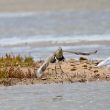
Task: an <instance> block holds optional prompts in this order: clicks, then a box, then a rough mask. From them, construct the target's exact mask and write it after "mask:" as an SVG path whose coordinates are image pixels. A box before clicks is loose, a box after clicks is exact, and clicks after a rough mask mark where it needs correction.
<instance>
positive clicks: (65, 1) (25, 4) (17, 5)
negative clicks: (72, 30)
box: [0, 0, 110, 12]
mask: <svg viewBox="0 0 110 110" xmlns="http://www.w3.org/2000/svg"><path fill="white" fill-rule="evenodd" d="M86 9H87V10H108V9H110V1H109V0H83V1H82V0H0V12H21V11H48V10H51V11H58V10H61V11H64V10H86Z"/></svg>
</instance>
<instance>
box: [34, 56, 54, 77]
mask: <svg viewBox="0 0 110 110" xmlns="http://www.w3.org/2000/svg"><path fill="white" fill-rule="evenodd" d="M53 57H54V56H53V55H52V56H49V57H48V58H47V59H46V60H45V61H44V63H43V64H42V65H41V66H40V67H39V68H38V69H37V70H36V71H35V74H36V76H37V77H39V78H40V77H41V76H42V75H43V74H44V71H45V70H46V68H47V67H48V65H49V63H50V62H51V60H52V58H53Z"/></svg>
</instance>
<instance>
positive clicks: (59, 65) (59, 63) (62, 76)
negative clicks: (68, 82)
mask: <svg viewBox="0 0 110 110" xmlns="http://www.w3.org/2000/svg"><path fill="white" fill-rule="evenodd" d="M58 66H59V69H60V70H61V77H62V79H63V73H64V72H63V70H62V68H61V65H60V63H59V62H58Z"/></svg>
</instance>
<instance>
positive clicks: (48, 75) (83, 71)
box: [0, 59, 110, 86]
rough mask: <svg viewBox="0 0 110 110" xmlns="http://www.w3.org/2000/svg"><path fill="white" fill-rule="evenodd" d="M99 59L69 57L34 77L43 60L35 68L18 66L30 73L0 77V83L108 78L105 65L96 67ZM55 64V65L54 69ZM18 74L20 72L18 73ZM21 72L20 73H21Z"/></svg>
mask: <svg viewBox="0 0 110 110" xmlns="http://www.w3.org/2000/svg"><path fill="white" fill-rule="evenodd" d="M99 62H100V61H97V60H94V61H91V60H87V59H83V60H75V59H70V60H67V61H64V62H60V65H61V68H62V70H63V71H61V70H60V68H59V65H58V64H50V65H49V66H48V68H47V69H46V71H45V72H44V75H43V76H42V77H41V78H37V77H35V71H36V70H37V69H38V68H39V67H40V65H42V63H43V62H40V63H38V62H37V64H38V65H37V67H36V68H28V67H27V68H26V67H25V68H24V67H22V68H20V70H22V72H23V73H25V74H31V76H32V77H30V75H28V76H29V77H26V78H21V77H19V78H13V77H12V78H7V79H0V84H1V85H5V86H12V85H16V84H17V85H24V84H25V85H28V84H50V83H74V82H90V81H97V80H98V81H103V80H107V81H109V80H110V71H109V69H107V68H106V67H100V68H99V67H97V64H98V63H99ZM55 65H56V67H57V69H56V71H55V70H54V68H55ZM19 74H20V73H19ZM21 74H22V73H21Z"/></svg>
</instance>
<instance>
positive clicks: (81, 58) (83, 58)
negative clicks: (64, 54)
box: [79, 57, 88, 61]
mask: <svg viewBox="0 0 110 110" xmlns="http://www.w3.org/2000/svg"><path fill="white" fill-rule="evenodd" d="M79 60H80V61H83V60H88V59H87V58H85V57H80V58H79Z"/></svg>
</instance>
